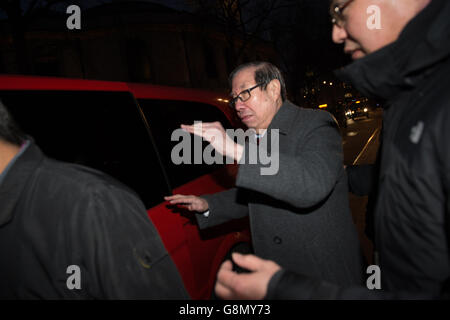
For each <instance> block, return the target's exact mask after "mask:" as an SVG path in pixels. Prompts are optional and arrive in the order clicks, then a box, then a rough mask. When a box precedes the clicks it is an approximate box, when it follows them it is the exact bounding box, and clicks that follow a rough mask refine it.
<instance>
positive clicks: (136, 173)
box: [0, 91, 170, 208]
mask: <svg viewBox="0 0 450 320" xmlns="http://www.w3.org/2000/svg"><path fill="white" fill-rule="evenodd" d="M0 98H1V99H2V101H3V103H4V104H5V105H6V106H7V107H8V108H9V109H10V111H11V113H12V114H13V117H14V118H15V119H16V121H17V122H18V124H19V125H20V127H21V128H22V130H23V131H25V132H26V133H27V134H29V135H30V136H32V137H33V139H34V140H35V142H36V144H37V145H38V146H39V147H40V148H41V149H42V151H43V152H44V153H45V154H46V155H47V156H49V157H52V158H55V159H58V160H61V161H66V162H72V163H77V164H81V165H84V166H88V167H92V168H95V169H98V170H100V171H103V172H105V173H107V174H109V175H111V176H113V177H114V178H116V179H117V180H119V181H121V182H122V183H124V184H125V185H127V186H129V187H130V188H131V189H133V190H134V191H136V192H137V193H138V195H139V196H140V197H141V199H142V200H143V201H144V203H145V205H146V207H147V208H150V207H152V206H154V205H156V204H158V203H160V202H163V201H164V199H163V196H164V195H167V194H170V191H169V190H168V188H167V184H166V182H165V179H164V177H163V174H162V169H161V167H160V165H159V162H158V159H157V157H156V153H155V151H154V149H153V147H152V143H151V140H150V138H149V135H148V132H147V130H146V127H145V125H144V121H142V117H141V114H140V112H139V111H138V108H137V106H136V105H135V102H134V100H133V98H132V96H131V94H130V93H126V92H80V91H70V92H60V91H53V92H50V91H46V92H42V91H27V92H24V91H9V92H5V91H3V92H0Z"/></svg>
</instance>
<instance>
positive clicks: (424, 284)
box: [268, 0, 450, 299]
mask: <svg viewBox="0 0 450 320" xmlns="http://www.w3.org/2000/svg"><path fill="white" fill-rule="evenodd" d="M449 17H450V1H448V0H433V1H432V2H431V3H430V4H429V5H428V6H427V7H426V8H425V9H424V10H423V11H422V12H421V13H419V14H418V15H417V16H416V17H415V18H414V19H413V20H412V21H411V22H410V23H409V24H408V25H407V26H406V27H405V29H404V30H403V32H402V33H401V35H400V37H399V39H398V40H397V41H396V42H394V43H392V44H391V45H389V46H387V47H385V48H383V49H381V50H379V51H377V52H374V53H373V54H370V55H368V56H366V57H365V58H362V59H360V60H357V61H355V62H354V63H352V64H351V65H349V66H348V67H346V68H345V69H343V70H341V71H339V76H340V77H341V78H342V79H344V80H348V81H350V82H351V83H352V84H353V85H354V86H355V87H356V88H357V89H358V90H359V91H361V92H362V93H363V94H365V95H368V96H374V97H377V98H381V99H384V100H385V105H386V106H387V107H386V110H385V112H384V120H383V133H382V144H381V148H382V149H381V159H380V160H381V162H380V169H379V170H380V173H379V177H378V184H379V188H378V198H377V202H376V209H375V243H376V247H377V250H378V251H379V258H380V269H381V283H382V290H380V291H377V292H369V291H368V290H367V289H365V288H356V287H355V288H340V287H337V286H334V285H332V284H327V283H324V282H320V281H319V280H312V279H308V278H305V277H303V276H297V275H293V274H290V273H287V272H280V273H278V274H277V275H276V276H275V277H274V278H273V279H272V281H271V283H270V290H269V294H268V297H269V298H330V299H336V298H350V299H352V298H416V297H420V298H423V297H426V298H439V297H448V295H449V293H450V288H449V279H450V250H449V236H450V225H449V221H450V90H449V89H450V87H449V84H450V19H449ZM294 283H296V284H294Z"/></svg>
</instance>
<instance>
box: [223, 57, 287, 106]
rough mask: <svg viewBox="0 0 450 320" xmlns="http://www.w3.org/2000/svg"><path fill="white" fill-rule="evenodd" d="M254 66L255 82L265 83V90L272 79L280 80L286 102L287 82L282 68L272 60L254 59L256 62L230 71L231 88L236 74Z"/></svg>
mask: <svg viewBox="0 0 450 320" xmlns="http://www.w3.org/2000/svg"><path fill="white" fill-rule="evenodd" d="M252 67H255V68H256V69H255V82H256V83H263V84H264V85H263V86H262V88H263V90H266V89H267V85H268V84H269V82H270V81H272V80H274V79H277V80H278V81H280V85H281V90H280V91H281V92H280V93H281V100H282V101H283V102H284V101H285V100H286V96H287V93H286V84H285V82H284V78H283V75H282V74H281V71H280V69H278V68H277V67H275V66H274V65H273V64H271V63H270V62H265V61H254V62H248V63H244V64H241V65H240V66H238V67H237V68H236V69H234V70H233V71H232V72H231V73H230V76H229V77H228V82H229V85H230V88H231V87H232V86H233V79H234V77H235V76H236V74H238V73H239V72H240V71H241V70H244V69H247V68H252Z"/></svg>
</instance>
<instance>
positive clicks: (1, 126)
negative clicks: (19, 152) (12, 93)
mask: <svg viewBox="0 0 450 320" xmlns="http://www.w3.org/2000/svg"><path fill="white" fill-rule="evenodd" d="M0 140H3V141H5V142H8V143H11V144H14V145H17V146H20V145H21V144H22V143H23V142H24V141H25V134H23V133H22V131H21V130H20V129H19V127H18V126H17V124H16V123H15V121H14V120H13V118H12V117H11V114H10V113H9V111H8V109H6V107H5V105H4V104H3V102H2V101H1V100H0Z"/></svg>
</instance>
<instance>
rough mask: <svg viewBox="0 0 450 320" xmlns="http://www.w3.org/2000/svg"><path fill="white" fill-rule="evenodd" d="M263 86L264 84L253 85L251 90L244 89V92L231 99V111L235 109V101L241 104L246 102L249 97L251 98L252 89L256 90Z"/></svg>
mask: <svg viewBox="0 0 450 320" xmlns="http://www.w3.org/2000/svg"><path fill="white" fill-rule="evenodd" d="M263 84H264V83H258V84H257V85H255V86H253V87H251V88H249V89H246V90H244V91H241V92H240V93H239V94H238V95H237V96H236V97H234V98H232V99H231V100H230V107H231V108H233V109H234V108H235V107H236V101H237V99H239V100H241V101H242V102H245V101H247V100H248V99H250V97H251V94H250V92H251V91H252V90H253V89H256V88H258V87H259V86H262V85H263Z"/></svg>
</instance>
